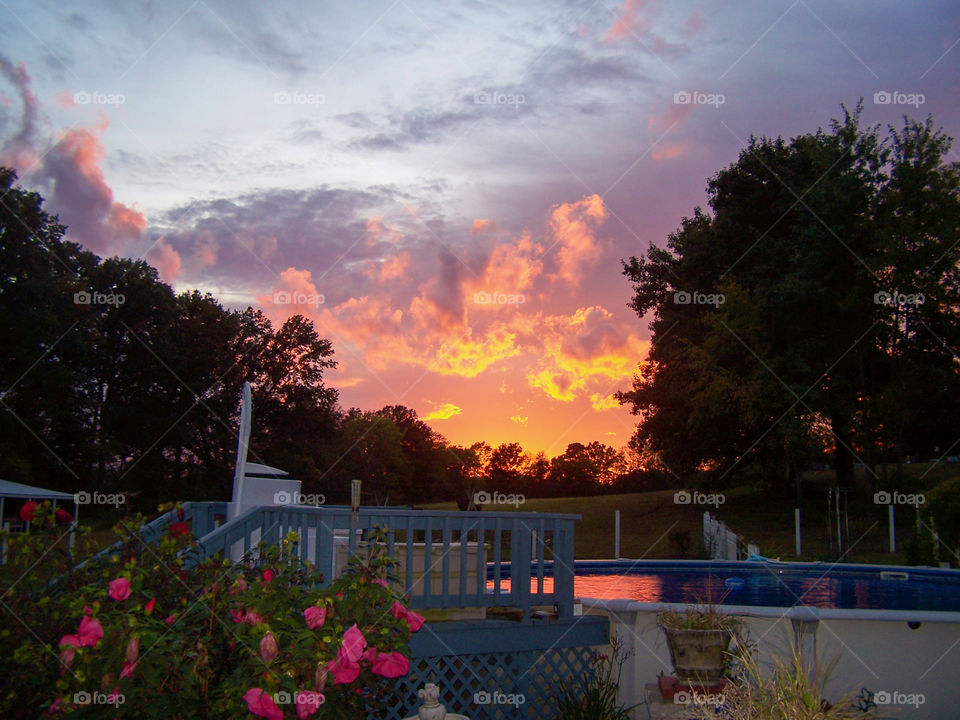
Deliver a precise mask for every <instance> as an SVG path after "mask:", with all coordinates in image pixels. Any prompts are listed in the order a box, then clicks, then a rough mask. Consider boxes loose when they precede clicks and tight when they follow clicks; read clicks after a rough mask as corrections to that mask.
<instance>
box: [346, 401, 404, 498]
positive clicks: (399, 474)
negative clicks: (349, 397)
mask: <svg viewBox="0 0 960 720" xmlns="http://www.w3.org/2000/svg"><path fill="white" fill-rule="evenodd" d="M340 440H341V442H342V444H343V448H344V449H343V455H342V457H343V465H344V466H345V467H346V468H347V469H348V470H349V471H350V473H351V475H352V477H355V478H359V479H360V480H362V481H363V492H364V493H365V494H367V495H369V496H371V497H372V500H373V504H374V505H388V504H389V503H390V501H391V500H393V502H397V498H398V496H401V495H402V494H403V486H404V485H405V484H406V483H407V482H409V478H410V463H409V461H408V460H407V457H406V456H405V455H404V453H403V448H402V446H401V440H402V435H401V433H400V429H399V428H398V427H397V425H396V423H395V422H393V420H391V419H390V418H388V417H385V416H383V415H380V414H379V413H373V412H363V411H361V410H358V409H356V408H351V409H350V410H349V411H348V412H347V416H346V417H345V418H344V420H343V424H342V427H341V438H340Z"/></svg>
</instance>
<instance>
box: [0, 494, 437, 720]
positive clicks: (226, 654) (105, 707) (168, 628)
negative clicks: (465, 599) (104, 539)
mask: <svg viewBox="0 0 960 720" xmlns="http://www.w3.org/2000/svg"><path fill="white" fill-rule="evenodd" d="M161 509H163V508H161ZM24 512H25V513H26V514H28V515H30V516H31V522H32V523H33V525H32V532H31V533H29V534H23V535H15V536H10V535H7V536H5V540H6V543H7V548H8V561H9V562H8V564H7V565H6V566H3V567H2V568H0V575H2V579H3V580H4V588H5V594H4V596H3V602H2V603H0V615H2V617H0V621H2V625H0V627H2V630H0V635H2V638H3V643H2V645H0V647H2V650H0V672H2V677H3V680H2V682H3V683H4V686H3V695H2V697H0V716H2V717H4V718H36V717H40V716H41V715H45V716H49V717H89V718H110V719H112V718H164V719H165V720H177V719H179V718H183V719H186V718H197V717H203V718H223V719H227V718H230V719H231V720H233V719H235V718H243V717H250V718H253V717H263V718H270V719H271V720H280V719H281V718H298V719H299V720H304V719H305V718H343V719H346V718H351V719H352V718H366V717H371V716H376V715H377V710H378V708H383V707H388V706H390V705H391V704H392V703H394V702H396V698H395V695H394V688H395V686H396V680H395V679H396V678H398V677H401V676H403V675H406V674H407V672H408V671H409V667H410V663H409V659H408V656H409V652H408V642H409V638H410V634H411V632H414V631H416V630H418V629H419V628H420V626H421V625H422V624H423V618H422V617H420V616H419V615H418V614H417V613H415V612H412V611H410V610H409V609H407V608H406V605H405V603H404V602H403V598H398V597H397V596H396V594H395V593H394V592H393V591H392V590H391V589H390V583H389V580H390V579H392V578H391V577H390V572H391V568H392V563H393V561H392V560H391V559H390V558H388V557H386V556H385V552H384V548H385V544H384V543H383V542H382V541H381V539H380V538H379V537H378V534H377V533H372V534H371V535H372V537H371V542H369V543H367V550H366V555H365V557H363V558H354V559H352V560H351V562H350V564H349V566H348V569H347V571H346V572H345V573H344V574H343V575H342V576H341V577H339V578H337V579H336V580H335V581H334V582H333V583H332V584H331V585H330V586H329V587H327V588H324V589H322V590H321V589H318V588H317V586H318V585H319V583H320V581H321V580H322V576H321V574H320V573H319V572H317V570H316V568H315V567H313V566H312V565H309V564H304V563H302V562H301V561H300V560H299V559H298V558H297V556H296V554H295V553H294V552H293V549H294V548H293V544H294V543H295V542H296V541H297V537H296V535H295V534H293V533H291V534H290V535H289V536H288V537H286V538H284V539H283V540H282V541H281V543H280V544H279V546H276V545H274V546H271V547H266V546H263V545H261V546H259V547H258V548H257V549H256V551H255V552H253V553H251V557H249V558H246V559H245V561H244V562H242V563H238V564H233V563H231V562H230V561H228V560H223V559H216V560H212V559H211V560H205V561H203V562H200V563H199V564H198V565H196V566H195V567H193V568H192V569H189V570H186V569H184V561H183V557H184V551H187V552H188V553H189V552H190V551H191V545H192V543H193V538H192V536H191V535H190V533H189V528H188V529H187V531H186V532H185V531H184V527H185V526H186V525H187V523H185V522H184V521H183V520H182V519H181V520H180V522H177V523H173V524H172V525H171V526H170V527H169V529H168V532H167V533H166V535H165V536H163V537H162V538H161V539H160V540H159V542H158V543H156V544H154V545H145V544H144V543H142V542H140V540H139V539H138V537H137V534H136V529H138V528H139V527H140V525H141V521H142V519H141V518H132V519H131V520H130V521H128V522H125V523H122V524H120V525H118V527H117V528H116V529H115V530H116V532H117V534H118V536H119V538H120V541H121V545H120V547H119V548H117V551H116V552H115V553H109V554H106V555H103V556H100V557H95V556H92V552H91V548H90V543H89V542H88V539H87V538H86V537H84V536H83V534H82V533H81V537H80V538H78V539H77V541H76V545H75V548H74V552H73V553H71V552H70V551H69V550H67V548H66V546H65V540H63V539H62V537H61V535H62V533H63V528H64V526H63V523H64V522H65V521H63V520H60V519H58V518H57V516H56V514H55V513H53V512H52V511H51V509H50V508H49V507H48V506H46V505H45V504H39V505H36V504H34V505H31V506H29V507H28V506H25V510H24ZM58 523H59V524H58ZM83 557H86V561H85V562H82V563H81V560H82V558H83Z"/></svg>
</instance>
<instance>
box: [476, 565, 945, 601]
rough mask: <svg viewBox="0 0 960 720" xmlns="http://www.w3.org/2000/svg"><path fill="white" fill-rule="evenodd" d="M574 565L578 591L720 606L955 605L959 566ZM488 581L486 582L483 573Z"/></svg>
mask: <svg viewBox="0 0 960 720" xmlns="http://www.w3.org/2000/svg"><path fill="white" fill-rule="evenodd" d="M505 565H506V564H505ZM548 565H549V563H548ZM507 572H509V570H507ZM535 572H536V571H534V573H535ZM574 572H575V579H574V593H575V594H576V596H577V597H590V598H600V599H608V600H609V599H617V598H623V599H628V600H636V601H638V602H653V603H697V602H702V601H705V600H707V598H708V597H712V598H713V601H714V602H722V603H723V604H726V605H746V606H761V607H780V608H784V607H786V608H789V607H793V606H795V605H807V606H813V607H821V608H841V609H878V610H932V611H952V612H960V570H946V569H939V568H920V567H901V566H883V565H859V564H857V565H855V564H832V563H799V562H797V563H794V562H790V563H782V562H763V561H750V562H744V561H740V562H728V561H720V560H713V561H708V560H637V561H633V560H582V561H577V562H576V563H575V568H574ZM545 574H550V572H549V571H548V572H547V573H545ZM547 581H548V578H546V577H545V578H544V582H545V584H546V583H547ZM508 582H509V581H506V582H505V581H504V580H501V588H504V587H509V585H508ZM532 582H533V583H535V582H536V579H535V578H534V579H532ZM549 584H550V585H552V580H550V581H549ZM488 587H489V588H491V589H492V588H493V582H492V579H489V578H488Z"/></svg>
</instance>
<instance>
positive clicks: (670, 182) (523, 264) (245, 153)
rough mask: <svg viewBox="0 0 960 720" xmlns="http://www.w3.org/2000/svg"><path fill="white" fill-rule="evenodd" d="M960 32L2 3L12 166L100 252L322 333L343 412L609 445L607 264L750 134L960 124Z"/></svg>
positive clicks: (615, 296)
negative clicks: (398, 407) (849, 117)
mask: <svg viewBox="0 0 960 720" xmlns="http://www.w3.org/2000/svg"><path fill="white" fill-rule="evenodd" d="M958 44H960V4H958V3H956V2H955V0H950V1H944V2H934V1H930V2H923V1H920V0H918V1H916V2H912V1H911V2H885V1H883V0H876V1H874V2H869V3H865V2H861V1H852V0H850V1H844V0H839V1H838V0H829V1H825V0H822V1H816V0H795V1H791V0H762V1H761V0H715V1H712V2H708V1H706V0H703V1H699V2H670V3H667V2H666V1H665V0H626V1H625V2H620V3H618V2H616V1H615V0H597V1H596V2H590V1H589V0H588V1H587V2H564V1H563V0H551V1H550V2H537V1H535V0H531V1H524V2H519V3H518V2H499V3H498V2H480V1H479V0H442V1H439V2H437V1H423V2H415V1H414V0H386V1H383V2H381V1H379V0H370V1H366V0H365V1H363V2H350V3H331V2H326V3H319V2H316V3H289V2H271V3H255V2H247V1H246V0H223V1H219V2H218V1H215V0H195V1H194V2H177V1H175V0H172V1H170V2H162V3H161V2H126V1H124V2H121V1H119V0H118V1H117V2H99V3H94V2H82V3H71V2H63V1H58V2H46V1H45V0H23V1H22V0H0V164H3V165H7V166H12V167H14V168H15V169H16V170H17V171H18V174H19V176H20V182H21V184H22V185H24V186H25V187H29V188H31V189H38V190H40V191H41V192H42V194H43V195H44V197H45V198H46V199H47V209H48V210H49V211H51V212H54V213H57V214H58V215H59V217H60V220H61V221H62V222H63V223H64V224H66V225H67V226H68V230H67V236H68V238H69V239H71V240H74V241H76V242H79V243H81V244H82V245H83V246H85V247H86V248H88V249H90V250H92V251H94V252H96V253H98V254H101V255H120V256H126V257H134V258H145V259H146V260H147V261H148V262H150V263H151V264H152V265H154V266H155V267H156V268H157V269H158V271H159V273H160V276H161V278H162V279H163V280H164V281H166V282H168V283H170V284H171V285H172V286H173V287H174V288H175V289H177V290H187V289H192V288H199V289H201V290H203V291H208V292H210V293H212V294H213V295H214V296H216V297H217V298H218V299H219V300H220V301H221V302H222V303H223V304H224V305H225V306H228V307H234V308H244V307H246V306H248V305H253V306H254V307H259V308H260V309H262V310H263V312H264V313H265V314H266V315H267V316H269V317H270V318H271V320H273V321H274V322H275V323H280V322H282V321H283V320H284V319H285V318H287V317H289V316H290V315H292V314H295V313H301V314H303V315H306V316H307V317H309V318H311V319H312V320H313V321H314V323H315V324H316V327H317V330H318V332H319V333H320V334H321V335H322V336H324V337H327V338H329V339H330V340H331V341H332V342H333V345H334V349H335V359H336V360H337V361H338V363H339V365H338V368H337V369H336V370H334V371H332V372H330V373H329V376H328V380H329V384H330V385H331V386H333V387H336V388H337V389H338V390H339V391H340V398H341V404H342V405H343V406H344V407H360V408H363V409H368V410H374V409H378V408H380V407H382V406H384V405H392V404H402V405H406V406H408V407H411V408H413V409H414V410H416V411H417V412H418V413H419V414H420V416H421V417H423V418H424V419H426V420H427V421H428V422H429V423H430V425H431V426H432V427H433V428H434V429H436V430H437V431H439V432H441V433H442V434H443V435H444V436H445V437H446V438H447V439H448V440H450V441H451V442H454V443H457V444H469V443H472V442H474V441H476V440H481V439H482V440H486V441H487V442H489V443H491V444H492V445H497V444H499V443H502V442H514V441H516V442H519V443H521V444H522V445H523V446H524V447H525V448H526V449H527V450H528V451H538V450H544V451H546V452H547V454H548V455H557V454H559V453H561V452H562V451H563V450H564V448H565V447H566V445H567V444H568V443H571V442H584V443H586V442H589V441H593V440H599V441H602V442H605V443H608V444H610V445H613V446H614V447H621V446H623V445H624V444H625V443H626V442H627V440H628V439H629V437H630V435H631V433H632V431H633V427H634V425H635V422H636V418H635V417H633V416H631V415H630V414H629V412H628V409H627V408H625V407H621V406H619V405H618V403H617V402H616V400H615V399H614V398H613V396H612V393H614V392H616V391H618V390H626V389H628V388H629V387H630V384H631V378H632V376H633V374H634V373H635V372H636V371H637V365H638V363H639V362H640V361H641V360H642V359H643V358H644V356H645V355H646V353H647V351H648V349H649V338H650V334H649V331H648V328H647V324H648V322H649V318H646V319H641V318H638V317H637V316H636V315H635V314H634V313H633V312H632V311H631V310H630V309H629V308H628V307H627V303H628V302H629V300H630V296H631V287H630V285H629V283H628V281H627V280H626V278H624V277H623V275H622V266H621V261H622V260H624V259H627V258H629V257H630V256H632V255H640V254H643V253H645V252H646V250H647V248H648V247H649V246H650V245H651V244H654V245H660V246H662V245H664V244H665V242H666V240H667V236H668V234H669V233H670V232H672V231H673V230H675V229H676V228H677V227H678V226H679V225H680V222H681V219H682V218H683V217H684V216H690V215H692V214H693V211H694V208H695V207H696V206H698V205H699V206H705V205H706V200H707V198H706V193H705V188H706V183H707V180H708V179H709V178H710V176H712V175H713V174H714V173H716V172H717V171H718V170H719V169H721V168H722V167H725V166H727V165H729V164H731V163H733V162H735V161H736V159H737V156H738V154H739V152H740V151H741V149H742V148H743V146H744V144H745V143H746V142H747V141H748V139H749V137H750V135H751V134H753V135H758V136H761V135H766V136H778V135H782V136H783V137H785V138H789V137H792V136H795V135H797V134H800V133H805V132H811V131H815V130H816V129H817V128H818V127H821V126H826V125H827V124H828V123H829V121H830V119H831V118H833V117H837V116H839V115H840V113H841V112H842V111H841V104H842V103H843V104H846V105H847V106H850V107H852V106H854V105H855V104H856V103H857V101H858V100H859V99H860V98H861V97H862V98H863V99H864V123H865V124H874V123H880V124H881V125H882V126H886V125H887V124H890V123H893V124H899V123H900V122H901V118H902V116H903V115H904V114H907V115H910V116H912V117H916V118H925V117H926V116H927V115H932V116H933V118H934V120H935V122H936V124H937V125H939V126H941V127H943V128H944V130H945V131H946V132H947V133H948V134H950V135H952V136H954V137H956V136H957V135H958V133H960V121H958V109H960V107H958V105H960V102H958V101H960V87H958V84H960V80H958V78H960V72H958V69H960V68H958V65H960V47H958ZM957 153H958V150H957V149H954V150H953V151H952V155H953V158H954V159H957V160H960V155H958V154H957Z"/></svg>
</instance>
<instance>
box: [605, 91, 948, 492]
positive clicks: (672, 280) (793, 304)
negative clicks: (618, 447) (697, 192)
mask: <svg viewBox="0 0 960 720" xmlns="http://www.w3.org/2000/svg"><path fill="white" fill-rule="evenodd" d="M860 111H861V107H860V106H858V107H857V108H856V110H855V111H853V112H849V111H846V109H844V117H843V119H842V120H839V121H833V123H832V124H831V129H830V132H825V131H823V130H818V131H817V132H816V133H811V134H807V135H801V136H799V137H797V138H794V139H793V140H791V141H790V142H789V143H788V142H785V141H784V140H783V139H781V138H777V139H768V138H762V139H757V138H751V139H750V142H749V143H748V146H747V147H746V148H745V149H744V150H743V151H742V152H741V153H740V156H739V158H738V160H737V162H736V163H734V164H733V165H731V166H730V167H728V168H726V169H724V170H721V171H720V172H719V173H717V175H715V176H714V177H713V178H712V179H711V180H710V182H709V185H708V195H709V203H710V207H711V210H712V214H711V215H707V214H706V213H704V212H702V211H701V210H700V208H697V209H696V210H695V211H694V215H693V217H692V218H684V219H683V222H682V223H681V227H680V229H679V230H677V231H676V232H675V233H672V234H671V235H670V237H669V239H668V242H667V249H661V248H657V247H651V248H650V249H649V251H648V252H647V254H646V256H645V257H641V258H637V257H632V258H630V259H629V260H628V261H626V262H625V263H624V274H625V275H626V276H627V277H628V278H629V279H630V280H631V282H632V283H633V285H634V292H635V294H634V297H633V300H632V302H631V306H632V307H633V309H634V310H635V311H636V312H637V314H638V315H639V316H640V317H641V318H642V317H644V316H646V315H647V314H648V313H651V312H652V313H653V315H652V321H651V324H650V329H651V333H652V347H651V351H650V354H649V355H648V357H647V359H646V361H645V362H644V363H643V364H642V365H641V370H640V372H639V374H638V375H637V376H636V377H635V379H634V383H633V387H632V389H631V390H630V391H626V392H622V393H620V394H619V399H620V400H621V402H623V403H629V404H630V405H631V406H632V410H633V412H634V414H636V415H638V416H640V420H641V421H640V424H639V426H638V429H637V431H636V434H635V436H634V439H633V441H632V442H633V445H634V447H635V448H636V449H637V450H638V451H640V452H641V453H642V454H652V455H655V456H656V457H657V458H658V459H659V461H660V462H662V463H663V464H664V465H665V466H666V467H667V468H668V469H669V470H670V471H672V472H673V473H674V474H675V475H678V476H685V475H690V474H693V473H697V472H700V471H708V472H709V473H710V474H711V476H712V478H713V479H714V481H719V480H721V479H722V478H724V477H726V476H727V475H728V474H729V473H731V472H733V471H734V470H735V469H737V468H738V467H741V468H742V467H745V466H747V465H749V464H750V463H755V464H756V465H757V466H758V467H759V469H760V471H761V473H762V475H763V477H764V479H765V480H766V481H767V482H769V483H771V484H782V485H783V486H784V487H785V488H787V489H789V488H790V486H791V485H795V489H796V490H797V491H799V486H798V485H797V484H796V482H797V479H798V477H799V474H798V468H799V467H800V466H801V465H802V463H803V462H804V459H805V458H808V457H810V456H812V455H814V454H815V453H816V451H817V443H818V442H820V439H819V436H818V433H817V428H819V427H821V426H822V425H823V423H824V421H825V422H826V424H827V426H828V428H829V442H830V445H831V449H832V452H833V457H834V467H835V470H836V476H837V481H838V483H839V484H840V485H845V486H846V485H849V484H850V483H851V481H852V477H853V463H854V460H855V459H856V458H859V457H866V459H867V460H868V461H869V460H871V458H872V457H873V454H874V451H875V448H876V447H877V444H878V438H879V442H882V443H884V444H886V445H888V446H889V445H890V444H891V443H897V442H900V443H902V442H903V439H904V437H903V432H902V429H901V432H900V433H899V437H897V438H894V437H890V430H891V428H896V426H897V423H896V422H893V420H894V418H895V416H896V415H897V414H898V413H899V414H901V416H902V415H903V414H906V416H907V417H911V416H912V414H915V413H919V412H921V410H920V408H921V406H922V405H921V404H920V403H919V402H918V401H919V398H917V397H909V396H906V395H905V394H904V393H902V392H898V391H899V389H900V388H901V386H902V384H903V382H904V376H903V373H904V372H905V371H907V370H909V372H910V373H911V375H916V376H917V377H918V381H919V384H920V386H921V387H925V388H927V389H928V390H929V389H930V388H937V389H939V391H940V392H941V394H942V397H945V398H950V400H949V401H947V402H946V403H945V404H946V406H947V408H956V404H957V403H956V398H957V397H958V393H957V390H958V375H957V364H956V362H955V360H954V358H953V356H952V353H951V352H950V351H949V347H950V346H955V343H956V340H957V338H958V329H960V325H958V315H957V312H958V311H957V308H958V301H960V283H958V270H957V260H958V259H960V248H958V247H957V243H956V237H957V228H958V226H960V194H958V166H957V164H956V163H947V162H946V161H945V155H946V153H947V151H948V150H949V147H950V140H949V138H946V137H945V136H943V135H942V134H941V133H939V132H937V131H935V130H934V129H933V126H932V123H931V122H930V121H927V122H926V123H916V122H912V121H909V120H905V123H904V127H903V129H902V130H899V131H895V130H893V129H891V130H890V132H889V133H888V135H887V137H886V138H885V139H881V137H880V135H879V134H878V131H877V129H876V128H872V129H866V130H865V129H862V128H860V127H859V116H860ZM938 258H939V259H938ZM921 295H922V296H924V297H925V298H927V301H926V302H922V301H921V302H917V298H918V296H921ZM934 328H936V330H934ZM927 331H929V332H927ZM938 339H939V340H938ZM938 342H939V345H938ZM905 359H906V360H907V361H906V362H904V360H905ZM947 412H948V410H947V409H946V408H944V409H942V410H941V409H938V410H937V413H936V417H937V418H938V419H941V420H942V419H944V418H945V416H946V414H947ZM956 417H957V415H956V413H954V414H953V415H952V419H951V420H950V421H949V422H947V427H945V428H943V432H944V434H945V435H949V434H950V433H952V434H953V437H954V438H955V437H956V435H957V431H958V430H960V426H958V424H957V421H956V419H955V418H956Z"/></svg>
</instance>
